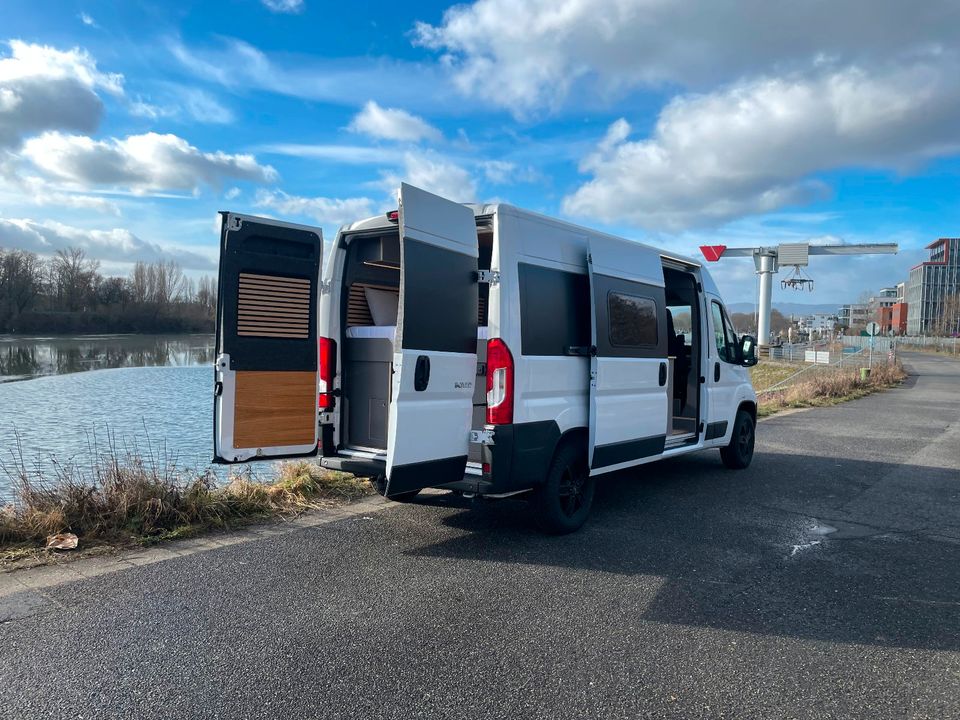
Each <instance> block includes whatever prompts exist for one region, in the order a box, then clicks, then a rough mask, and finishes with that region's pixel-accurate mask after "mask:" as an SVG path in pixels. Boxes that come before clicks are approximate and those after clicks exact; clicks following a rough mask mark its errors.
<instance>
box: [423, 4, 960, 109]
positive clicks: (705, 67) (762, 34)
mask: <svg viewBox="0 0 960 720" xmlns="http://www.w3.org/2000/svg"><path fill="white" fill-rule="evenodd" d="M956 26H957V16H956V3H955V1H954V0H928V2H925V3H924V4H923V9H922V11H918V10H917V8H916V7H915V6H914V5H913V4H911V3H903V2H875V1H874V0H848V1H847V2H844V3H826V2H820V3H780V2H769V1H768V0H714V1H713V2H707V3H704V2H686V1H683V0H560V2H557V0H528V2H523V3H517V2H516V1H515V0H476V2H473V3H471V4H463V5H455V6H453V7H452V8H450V9H448V10H447V11H446V12H445V13H444V16H443V21H442V23H440V24H439V25H437V26H433V25H429V24H426V23H418V24H417V26H416V31H415V32H416V41H417V42H418V43H419V44H421V45H423V46H426V47H428V48H432V49H435V50H438V51H440V52H441V53H442V59H443V62H444V65H445V66H446V67H448V68H449V69H450V70H451V71H452V73H453V76H454V80H455V82H456V84H457V86H458V87H459V88H460V90H461V91H462V92H463V93H464V94H468V95H470V96H471V97H477V96H479V97H482V98H484V99H486V100H489V101H492V102H494V103H496V104H498V105H501V106H503V107H506V108H508V109H510V110H512V111H514V112H515V113H518V114H522V113H524V112H527V111H533V110H541V109H543V108H546V107H557V106H558V105H559V104H560V103H562V102H563V101H564V100H565V99H567V97H568V95H569V93H570V91H571V90H572V89H573V88H574V86H576V85H577V84H578V83H581V84H583V85H586V84H589V85H591V86H592V87H593V88H594V89H595V90H596V91H598V92H599V93H600V94H601V95H610V94H617V93H620V92H623V91H624V90H625V89H628V88H631V87H636V86H647V87H653V88H661V87H663V86H665V85H680V86H683V87H693V88H704V87H708V86H710V85H713V84H716V83H727V82H731V81H734V80H736V79H739V78H741V77H744V76H750V75H756V74H763V73H771V72H776V73H781V72H789V71H792V70H795V69H796V68H797V67H803V66H806V65H807V64H808V63H809V62H810V61H812V60H813V59H815V58H828V59H831V60H832V61H834V62H840V63H842V64H854V63H856V64H859V65H867V66H869V65H872V64H874V63H876V62H885V61H887V60H888V59H889V58H891V57H895V56H897V55H899V54H901V53H903V52H912V51H913V50H916V49H918V48H932V47H954V46H955V45H956ZM494 80H495V81H494Z"/></svg>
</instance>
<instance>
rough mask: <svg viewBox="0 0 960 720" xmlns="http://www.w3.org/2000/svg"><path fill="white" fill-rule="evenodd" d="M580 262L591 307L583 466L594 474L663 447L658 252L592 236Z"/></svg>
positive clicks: (663, 382) (662, 312)
mask: <svg viewBox="0 0 960 720" xmlns="http://www.w3.org/2000/svg"><path fill="white" fill-rule="evenodd" d="M647 255H649V257H647ZM587 264H588V267H589V270H590V291H591V293H590V296H591V305H592V311H593V314H592V316H593V323H592V325H593V330H592V334H593V353H592V355H593V356H592V357H591V360H590V432H589V434H590V473H591V474H592V475H596V474H599V473H604V472H610V471H613V470H620V469H622V468H626V467H630V466H631V465H637V464H639V463H641V462H644V461H645V460H646V459H647V458H650V457H652V456H655V455H659V454H660V453H662V452H663V447H664V442H665V440H666V433H667V410H668V404H667V403H668V398H667V372H668V364H667V342H666V309H665V306H664V284H663V270H662V268H661V264H660V258H659V256H657V255H655V254H654V253H653V252H652V251H649V249H648V248H644V247H643V246H640V245H637V244H636V243H630V242H627V241H619V240H615V239H612V238H609V239H608V238H594V239H592V240H591V242H590V255H589V258H588V263H587Z"/></svg>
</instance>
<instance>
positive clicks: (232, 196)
mask: <svg viewBox="0 0 960 720" xmlns="http://www.w3.org/2000/svg"><path fill="white" fill-rule="evenodd" d="M241 192H243V191H242V190H240V188H238V187H232V188H230V189H229V190H227V191H226V192H225V193H224V194H223V199H224V200H236V199H237V198H238V197H240V193H241ZM218 217H219V216H218Z"/></svg>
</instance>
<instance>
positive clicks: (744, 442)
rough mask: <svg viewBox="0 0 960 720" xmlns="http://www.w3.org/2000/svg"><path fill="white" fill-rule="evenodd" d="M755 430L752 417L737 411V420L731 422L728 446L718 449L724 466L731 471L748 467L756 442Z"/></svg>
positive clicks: (742, 411) (745, 412) (744, 412)
mask: <svg viewBox="0 0 960 720" xmlns="http://www.w3.org/2000/svg"><path fill="white" fill-rule="evenodd" d="M755 429H756V426H755V425H754V422H753V416H752V415H751V414H750V413H748V412H747V411H746V410H738V411H737V419H736V420H734V421H733V433H732V434H731V435H730V444H729V445H727V446H726V447H724V448H720V458H721V459H722V460H723V464H724V465H726V466H727V467H728V468H730V469H732V470H743V469H744V468H745V467H747V466H749V465H750V461H751V460H753V444H754V441H755V440H756V432H755Z"/></svg>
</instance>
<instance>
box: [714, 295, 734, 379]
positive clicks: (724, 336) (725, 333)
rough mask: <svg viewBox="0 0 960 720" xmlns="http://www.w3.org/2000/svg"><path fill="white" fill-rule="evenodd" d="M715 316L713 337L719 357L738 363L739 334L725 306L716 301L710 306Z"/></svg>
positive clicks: (725, 360)
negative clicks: (731, 322) (724, 308)
mask: <svg viewBox="0 0 960 720" xmlns="http://www.w3.org/2000/svg"><path fill="white" fill-rule="evenodd" d="M710 307H711V309H712V314H713V337H714V341H715V342H716V344H717V355H719V356H720V359H721V360H723V361H724V362H728V363H735V362H736V361H737V349H736V348H737V334H736V333H735V332H734V331H733V327H732V326H731V325H730V321H729V320H728V319H727V314H726V313H725V312H724V310H723V306H722V305H721V304H720V303H718V302H717V301H716V300H714V301H712V302H711V304H710Z"/></svg>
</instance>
